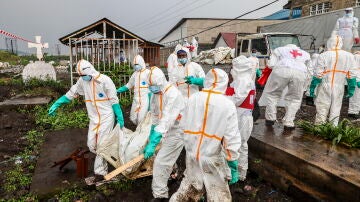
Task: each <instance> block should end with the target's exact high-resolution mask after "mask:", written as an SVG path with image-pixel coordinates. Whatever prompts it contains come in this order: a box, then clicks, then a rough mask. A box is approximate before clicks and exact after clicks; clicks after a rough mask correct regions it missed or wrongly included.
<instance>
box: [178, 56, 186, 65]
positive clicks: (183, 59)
mask: <svg viewBox="0 0 360 202" xmlns="http://www.w3.org/2000/svg"><path fill="white" fill-rule="evenodd" d="M178 62H179V63H180V64H182V65H184V64H186V63H187V58H178Z"/></svg>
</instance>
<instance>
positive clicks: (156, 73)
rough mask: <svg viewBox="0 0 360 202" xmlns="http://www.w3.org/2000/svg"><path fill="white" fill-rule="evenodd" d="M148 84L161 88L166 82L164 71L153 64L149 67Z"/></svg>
mask: <svg viewBox="0 0 360 202" xmlns="http://www.w3.org/2000/svg"><path fill="white" fill-rule="evenodd" d="M148 83H149V86H159V87H160V90H163V89H164V88H165V86H166V84H167V83H168V82H167V80H166V78H165V75H164V73H163V72H162V71H161V69H159V68H158V67H156V66H154V67H151V69H150V74H149V82H148Z"/></svg>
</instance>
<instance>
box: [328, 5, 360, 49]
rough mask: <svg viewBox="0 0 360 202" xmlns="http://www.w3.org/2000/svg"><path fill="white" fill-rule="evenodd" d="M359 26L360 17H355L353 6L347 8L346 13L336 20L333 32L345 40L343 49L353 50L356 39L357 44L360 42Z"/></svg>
mask: <svg viewBox="0 0 360 202" xmlns="http://www.w3.org/2000/svg"><path fill="white" fill-rule="evenodd" d="M358 27H359V19H358V18H357V17H354V11H353V8H347V9H345V15H344V16H343V17H342V18H339V19H338V20H337V21H336V24H335V28H334V31H333V34H332V35H339V36H341V38H342V41H343V47H342V49H343V50H345V51H351V49H352V47H353V45H354V41H355V43H356V44H358V43H359V42H360V38H359V33H358Z"/></svg>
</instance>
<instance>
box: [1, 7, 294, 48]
mask: <svg viewBox="0 0 360 202" xmlns="http://www.w3.org/2000/svg"><path fill="white" fill-rule="evenodd" d="M272 1H273V0H151V1H150V0H56V1H55V0H0V29H2V30H5V31H8V32H10V33H13V34H16V35H19V36H22V37H24V38H26V39H30V40H35V39H34V36H35V35H41V36H42V41H43V42H48V43H49V46H50V48H49V50H48V51H47V52H54V51H55V44H59V43H60V42H59V41H58V39H59V38H60V37H62V36H64V35H66V34H68V33H70V32H73V31H75V30H77V29H79V28H82V27H84V26H87V25H89V24H91V23H93V22H95V21H97V20H99V19H101V18H104V17H106V18H108V19H109V20H111V21H113V22H114V23H117V24H118V25H120V26H122V27H124V28H126V29H128V30H130V31H131V32H134V33H136V34H138V35H140V36H142V37H144V38H145V39H147V40H153V41H157V40H158V39H159V38H161V37H162V36H163V35H164V34H165V33H166V32H167V31H169V29H170V28H172V27H173V26H174V25H175V24H176V23H177V22H178V21H179V20H180V19H181V18H184V17H208V18H234V17H236V16H239V15H241V14H243V13H245V12H248V11H250V10H253V9H255V8H258V7H260V6H262V5H265V4H267V3H270V2H272ZM287 1H288V0H280V1H279V2H277V3H275V4H273V5H271V6H269V7H267V8H264V9H262V10H260V11H257V12H255V13H252V14H250V15H247V16H244V17H243V18H247V19H251V18H260V17H264V16H267V15H270V14H272V13H274V12H276V11H278V10H280V9H282V6H283V5H285V4H286V3H287ZM18 44H19V46H20V49H21V50H22V51H26V52H30V51H32V52H34V53H35V49H34V50H30V49H27V48H25V49H24V48H23V47H24V46H25V45H27V44H26V43H23V42H20V41H18ZM4 48H6V47H5V40H4V36H0V49H4ZM64 50H65V47H62V51H64Z"/></svg>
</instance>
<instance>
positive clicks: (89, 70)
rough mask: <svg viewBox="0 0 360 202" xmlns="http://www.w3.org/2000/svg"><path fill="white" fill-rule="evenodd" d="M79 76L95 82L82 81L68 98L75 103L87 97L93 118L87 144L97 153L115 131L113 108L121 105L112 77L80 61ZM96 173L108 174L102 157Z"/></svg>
mask: <svg viewBox="0 0 360 202" xmlns="http://www.w3.org/2000/svg"><path fill="white" fill-rule="evenodd" d="M77 73H78V74H79V75H91V76H92V80H91V81H90V82H89V81H84V80H83V79H82V78H80V79H79V80H78V81H77V82H76V84H74V85H73V86H72V87H71V88H70V90H69V91H68V92H67V93H66V94H65V96H66V97H67V98H68V99H69V100H73V99H74V98H76V97H78V95H83V96H84V98H85V104H86V109H87V113H88V116H89V119H90V123H89V131H88V139H87V145H88V147H89V150H90V151H91V152H93V153H96V148H97V147H98V145H100V144H101V142H102V141H103V140H104V139H105V138H106V137H107V136H108V134H110V132H111V131H112V129H113V128H114V123H115V114H114V111H113V109H112V105H113V104H119V100H118V97H117V95H116V88H115V85H114V83H113V81H112V80H111V79H110V78H109V77H108V76H106V75H104V74H100V73H99V72H97V71H96V70H95V68H94V66H93V65H92V64H91V63H89V62H88V61H86V60H81V61H79V62H78V64H77ZM94 172H95V174H97V175H106V174H107V172H108V166H107V162H106V160H105V159H104V158H102V157H100V156H99V155H96V158H95V163H94Z"/></svg>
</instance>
